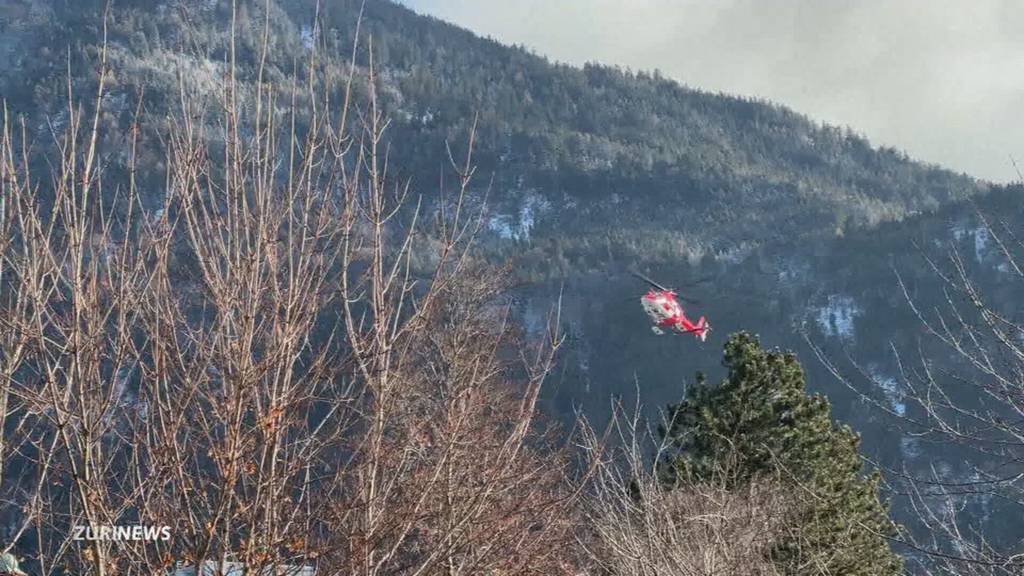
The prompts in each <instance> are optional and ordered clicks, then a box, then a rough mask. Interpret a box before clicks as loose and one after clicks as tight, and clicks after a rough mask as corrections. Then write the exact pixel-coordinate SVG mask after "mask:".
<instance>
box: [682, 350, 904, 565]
mask: <svg viewBox="0 0 1024 576" xmlns="http://www.w3.org/2000/svg"><path fill="white" fill-rule="evenodd" d="M724 364H725V366H726V367H727V368H728V377H727V378H726V380H725V381H723V382H722V383H721V384H720V385H719V386H708V385H706V384H705V383H704V382H703V379H702V378H698V380H699V381H698V385H697V386H695V387H694V388H693V389H692V390H691V391H690V393H689V394H688V397H687V399H686V400H685V401H684V402H682V403H680V404H678V405H675V406H672V407H671V408H670V414H671V415H672V418H671V419H670V423H671V424H670V426H669V427H668V429H667V430H663V431H662V433H663V434H666V435H667V439H668V440H669V441H670V445H671V446H672V447H673V451H672V452H671V453H670V454H669V455H668V456H667V457H666V459H665V461H664V463H663V466H662V474H663V481H664V482H665V483H666V485H667V486H669V487H671V486H673V485H676V484H680V483H684V482H702V481H709V480H712V479H718V480H721V479H723V478H724V479H725V481H726V482H727V483H729V484H731V485H732V486H734V487H735V486H739V485H742V484H745V483H748V482H751V481H753V480H757V479H762V478H770V479H773V480H775V481H778V482H782V483H783V484H784V485H786V486H788V487H789V488H790V491H791V493H792V494H793V496H794V499H795V500H796V501H799V502H800V503H801V505H800V506H796V507H795V509H794V511H793V513H794V518H795V520H796V521H795V525H794V526H793V530H792V531H791V532H790V536H787V537H785V538H784V539H783V541H781V542H778V543H777V545H776V546H775V547H774V549H773V553H772V560H773V561H774V562H775V563H776V565H777V566H778V567H779V568H780V570H782V572H783V573H785V574H793V575H803V574H808V575H809V574H816V575H817V574H844V575H864V576H869V575H870V576H879V575H885V574H899V573H900V572H901V561H900V559H899V557H898V556H897V555H896V554H894V553H893V552H892V550H891V549H890V548H889V546H888V542H887V540H886V537H887V536H891V535H893V534H894V533H895V531H896V526H895V524H894V523H893V522H892V521H891V520H890V519H889V517H888V513H887V507H886V506H885V505H884V504H883V503H882V502H881V501H880V499H879V496H878V482H879V475H878V473H877V472H873V473H871V474H867V475H865V474H864V472H863V469H862V463H861V459H860V456H859V454H858V445H859V437H858V436H857V434H856V433H854V432H853V431H852V430H851V429H850V428H849V427H848V426H845V425H839V424H836V423H834V422H833V421H832V419H831V414H830V406H829V403H828V400H826V399H825V398H824V397H822V396H820V395H813V396H811V395H808V394H806V392H805V391H804V373H803V369H802V368H801V366H800V364H799V363H798V362H797V360H796V357H795V356H794V355H793V354H789V353H782V352H778V351H765V350H763V349H762V348H761V346H760V343H759V342H758V340H757V338H756V337H754V336H751V335H749V334H746V333H739V334H734V335H733V336H732V337H731V338H730V339H729V341H728V342H727V343H726V345H725V359H724Z"/></svg>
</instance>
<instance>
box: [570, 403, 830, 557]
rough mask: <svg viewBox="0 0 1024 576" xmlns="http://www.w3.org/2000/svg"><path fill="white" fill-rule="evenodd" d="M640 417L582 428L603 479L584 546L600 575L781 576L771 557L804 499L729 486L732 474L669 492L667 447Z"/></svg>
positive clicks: (595, 479)
mask: <svg viewBox="0 0 1024 576" xmlns="http://www.w3.org/2000/svg"><path fill="white" fill-rule="evenodd" d="M639 414H640V410H639V409H636V410H633V411H631V412H630V413H627V412H626V411H625V410H623V409H622V408H621V406H618V407H617V408H616V410H615V415H614V417H613V420H612V423H611V425H610V427H609V428H608V430H607V432H606V433H604V434H597V433H595V431H594V430H593V429H592V428H591V427H590V426H588V425H587V424H586V422H582V423H581V430H582V433H581V435H580V437H581V442H580V444H581V446H582V448H583V451H584V454H585V455H586V456H587V461H588V462H589V464H590V467H591V468H592V469H593V470H594V472H593V474H592V475H591V478H590V482H589V486H588V490H587V493H588V497H587V498H586V499H585V500H584V501H583V509H584V513H585V517H586V522H585V524H584V525H585V526H587V527H588V529H587V530H585V531H584V532H582V536H581V544H582V546H583V548H584V549H585V550H586V553H587V557H588V559H589V560H590V561H591V563H592V566H594V568H595V573H598V574H614V575H619V576H653V575H658V574H683V575H693V576H717V575H722V576H724V575H726V574H730V575H732V574H735V575H749V576H768V575H774V574H779V573H780V572H779V571H778V569H777V568H776V566H775V565H774V564H773V563H772V560H771V553H772V549H773V547H774V546H775V545H776V544H778V543H779V542H780V541H781V540H782V538H783V537H784V536H786V535H791V532H792V530H790V525H791V524H792V522H793V519H794V518H795V517H796V515H797V514H798V512H799V510H800V505H801V504H800V494H799V493H795V492H794V491H793V490H787V489H786V488H784V487H783V486H784V484H783V483H782V482H780V481H779V479H772V478H769V477H765V478H761V479H758V480H755V481H753V482H749V483H746V484H744V485H741V486H733V485H730V483H729V481H728V480H729V477H728V472H727V470H726V468H727V467H726V466H725V465H723V468H722V474H721V476H720V478H718V479H704V480H700V481H698V480H695V479H694V480H682V481H680V482H679V483H678V486H675V487H673V488H672V489H668V488H667V487H666V486H665V483H664V482H663V478H662V475H661V474H659V463H661V462H663V461H664V460H663V455H664V454H665V453H666V451H667V450H668V446H667V445H666V443H665V442H664V441H660V442H659V441H657V440H655V438H654V436H653V435H652V434H651V433H650V432H648V431H646V430H645V428H644V426H643V423H642V421H641V420H640V416H639ZM725 457H726V455H723V458H725ZM823 573H827V572H823Z"/></svg>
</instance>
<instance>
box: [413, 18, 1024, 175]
mask: <svg viewBox="0 0 1024 576" xmlns="http://www.w3.org/2000/svg"><path fill="white" fill-rule="evenodd" d="M405 3H406V5H408V6H410V7H412V8H414V9H416V10H418V11H420V12H425V13H429V14H433V15H435V16H438V17H440V18H443V19H445V20H449V21H452V22H455V23H457V24H460V25H462V26H465V27H467V28H470V29H472V30H474V31H476V32H477V33H480V34H482V35H487V36H493V37H495V38H497V39H499V40H501V41H504V42H507V43H515V44H523V45H526V46H528V47H530V48H532V49H534V50H536V51H537V52H538V53H541V54H545V55H547V56H549V57H551V58H553V59H556V60H560V61H564V62H570V63H576V64H582V63H584V62H587V61H597V62H603V63H608V64H619V65H623V66H629V67H630V68H633V69H647V70H650V69H654V68H658V69H660V70H661V71H662V73H663V74H665V75H666V76H669V77H672V78H675V79H677V80H679V81H680V82H682V83H684V84H688V85H690V86H694V87H698V88H703V89H707V90H713V91H724V92H729V93H734V94H743V95H751V96H758V97H762V98H767V99H769V100H773V101H776V102H780V103H783V104H786V105H788V106H790V107H792V108H794V109H796V110H798V111H800V112H804V113H806V114H808V115H810V116H811V117H813V118H816V119H818V120H822V121H826V122H829V123H834V124H840V125H848V126H851V127H853V128H855V129H856V130H857V131H859V132H861V133H863V134H865V135H867V136H868V137H869V138H870V139H871V140H872V142H874V143H877V144H887V145H893V146H897V147H899V148H903V149H905V150H907V151H908V152H909V153H910V154H911V155H912V156H914V157H917V158H920V159H922V160H927V161H930V162H937V163H939V164H943V165H945V166H948V167H950V168H953V169H956V170H961V171H965V172H968V173H970V174H973V175H976V176H980V177H983V178H989V179H992V180H997V181H1006V180H1015V179H1016V174H1015V172H1014V169H1013V167H1012V166H1011V164H1010V160H1009V157H1010V155H1013V156H1014V157H1015V158H1016V159H1017V160H1018V163H1019V164H1020V165H1021V166H1022V168H1024V2H1020V1H1019V0H972V1H963V0H900V1H894V0H859V1H856V2H846V1H841V0H629V1H624V0H517V1H509V0H405Z"/></svg>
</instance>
